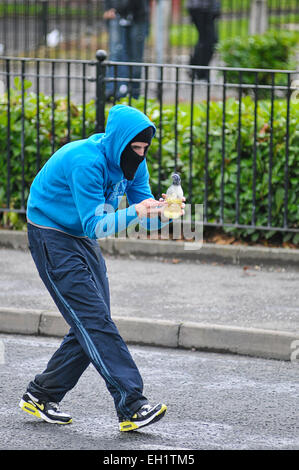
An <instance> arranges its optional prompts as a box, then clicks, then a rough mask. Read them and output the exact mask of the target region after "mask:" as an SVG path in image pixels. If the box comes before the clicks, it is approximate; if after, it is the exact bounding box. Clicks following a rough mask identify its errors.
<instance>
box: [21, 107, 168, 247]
mask: <svg viewBox="0 0 299 470" xmlns="http://www.w3.org/2000/svg"><path fill="white" fill-rule="evenodd" d="M149 126H152V127H153V130H154V132H155V131H156V128H155V126H154V125H153V123H152V122H151V121H150V120H149V119H148V117H147V116H145V115H144V114H143V113H141V112H140V111H138V110H137V109H135V108H132V107H130V106H125V105H116V106H113V107H112V108H111V110H110V112H109V115H108V120H107V126H106V129H105V133H102V134H94V135H92V136H91V137H89V138H88V139H83V140H78V141H75V142H71V143H68V144H66V145H64V146H63V147H61V148H60V149H59V150H58V151H57V152H55V153H54V154H53V155H52V157H51V158H50V159H49V160H48V161H47V163H46V164H45V165H44V166H43V168H42V169H41V170H40V172H39V173H38V174H37V176H36V177H35V179H34V181H33V183H32V185H31V188H30V194H29V198H28V203H27V220H28V222H31V223H33V224H35V225H38V226H41V227H46V228H53V229H57V230H61V231H63V232H66V233H68V234H69V235H73V236H77V237H86V236H87V237H89V238H93V239H96V238H104V237H107V236H109V235H114V234H115V233H118V232H121V231H122V230H124V229H125V228H126V227H128V226H129V225H131V224H137V223H138V221H139V219H138V215H137V212H136V209H135V204H137V203H139V202H141V201H143V200H144V199H148V198H153V195H152V193H151V189H150V186H149V173H148V169H147V164H146V159H144V160H143V161H142V163H141V164H140V165H139V167H138V169H137V172H136V174H135V176H134V179H133V180H132V181H128V180H126V179H125V177H124V175H123V172H122V170H121V167H120V157H121V153H122V151H123V150H124V148H125V147H126V145H127V144H128V143H129V142H130V141H131V140H132V139H133V138H134V137H135V136H136V135H137V134H138V133H139V132H141V131H142V130H144V129H145V128H147V127H149ZM125 193H126V196H127V199H128V202H129V207H128V208H126V209H120V210H116V209H117V208H118V206H119V203H120V201H121V198H122V196H123V195H124V194H125ZM152 221H153V222H155V223H154V224H153V223H152ZM143 223H144V221H143ZM159 226H160V223H159V221H158V217H156V218H155V219H151V224H150V227H151V228H154V229H157V228H158V227H159Z"/></svg>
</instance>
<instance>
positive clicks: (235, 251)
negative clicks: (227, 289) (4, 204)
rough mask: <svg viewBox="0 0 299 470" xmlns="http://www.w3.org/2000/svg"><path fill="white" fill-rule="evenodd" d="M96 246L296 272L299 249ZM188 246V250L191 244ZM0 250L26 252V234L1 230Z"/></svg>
mask: <svg viewBox="0 0 299 470" xmlns="http://www.w3.org/2000/svg"><path fill="white" fill-rule="evenodd" d="M99 244H100V247H101V249H102V251H103V252H104V253H105V252H106V253H108V254H112V255H120V256H129V255H135V256H146V257H154V256H156V257H161V258H179V259H182V260H184V259H185V260H193V261H206V262H208V261H209V262H211V261H215V262H219V263H223V264H234V265H242V264H243V265H246V264H249V265H250V264H251V265H253V264H254V265H259V266H263V265H265V266H279V267H292V268H295V269H299V249H288V248H267V247H259V246H257V247H253V246H243V245H217V244H212V243H204V244H202V245H200V244H199V245H198V248H197V249H190V248H189V249H186V245H187V243H185V242H181V241H169V240H144V239H134V238H114V237H107V238H105V239H101V240H99ZM188 245H189V246H191V245H192V242H190V244H188ZM194 246H195V245H194ZM0 247H4V248H13V249H20V250H26V249H28V240H27V233H26V232H25V231H12V230H0Z"/></svg>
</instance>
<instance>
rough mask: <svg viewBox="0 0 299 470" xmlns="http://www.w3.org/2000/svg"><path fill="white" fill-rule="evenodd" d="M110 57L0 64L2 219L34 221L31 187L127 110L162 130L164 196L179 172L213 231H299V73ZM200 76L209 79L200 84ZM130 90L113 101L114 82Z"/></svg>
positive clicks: (157, 156) (156, 182) (158, 164)
mask: <svg viewBox="0 0 299 470" xmlns="http://www.w3.org/2000/svg"><path fill="white" fill-rule="evenodd" d="M105 57H106V56H105V53H104V52H103V51H98V53H97V59H96V60H93V61H78V60H51V59H29V58H27V59H24V58H22V59H21V58H8V57H1V58H0V180H1V181H0V213H4V212H7V211H14V212H17V213H22V214H24V213H25V210H26V200H27V197H28V193H29V188H30V184H31V181H32V180H33V178H34V176H35V175H36V173H37V172H38V170H39V169H40V168H41V166H42V165H43V164H44V163H45V162H46V160H47V159H48V158H49V157H50V156H51V154H52V153H53V152H54V151H55V150H56V149H57V148H58V147H60V146H62V145H63V144H65V143H67V142H69V141H70V140H75V139H79V138H85V137H87V136H89V135H91V134H92V133H94V132H102V131H103V130H104V128H105V122H106V119H107V112H108V110H109V108H110V106H111V105H113V104H115V103H118V102H124V103H125V104H128V105H132V106H136V107H138V108H139V109H140V110H142V111H144V112H145V113H147V114H148V115H149V117H150V118H151V119H152V121H153V122H154V123H155V125H156V127H157V134H156V138H155V139H154V142H153V145H152V147H151V152H150V154H149V157H148V163H149V169H150V175H151V184H152V188H153V191H154V194H155V195H156V196H159V195H160V194H161V193H162V192H164V191H165V189H166V187H167V184H168V183H169V180H170V175H171V173H172V172H173V171H179V172H180V173H181V175H182V181H183V186H184V190H185V193H186V196H187V202H188V203H189V204H191V205H194V204H196V203H199V204H203V207H204V216H203V223H204V225H205V226H213V227H232V228H240V229H246V230H248V231H249V232H250V230H251V231H263V232H264V233H265V232H268V233H270V232H271V233H272V232H280V233H290V234H296V233H298V232H299V213H298V205H297V201H298V196H299V195H298V179H299V173H298V168H299V165H298V155H299V152H298V150H299V136H298V124H299V123H298V119H299V112H298V111H299V99H298V93H297V91H298V81H296V80H297V79H298V72H297V74H296V72H294V71H285V70H283V71H279V70H268V71H267V70H264V69H230V68H227V67H200V68H197V67H190V66H179V65H171V64H168V65H165V64H152V63H140V64H136V63H134V64H133V63H129V64H121V63H119V62H115V63H113V62H109V61H107V60H105ZM121 65H126V66H127V67H128V68H129V74H128V76H127V78H124V77H120V76H118V70H119V67H120V66H121ZM108 67H109V68H110V69H111V68H112V70H113V74H112V75H111V76H107V69H108ZM136 67H137V68H140V69H141V75H140V78H136V77H135V76H134V69H136ZM198 69H202V70H203V69H204V70H206V72H207V78H206V80H204V81H203V80H196V78H195V71H196V70H198ZM265 74H266V75H265ZM265 76H266V79H265ZM248 78H250V80H249V79H248ZM119 83H126V85H127V95H126V97H125V98H124V99H123V100H122V101H119V100H116V97H115V95H114V96H112V99H111V98H110V101H109V102H108V101H107V100H106V95H105V91H106V89H107V87H108V85H109V84H113V86H114V89H115V90H116V89H117V86H118V84H119ZM136 84H137V85H139V86H140V87H141V88H140V96H139V98H138V99H137V98H134V96H133V90H134V85H136Z"/></svg>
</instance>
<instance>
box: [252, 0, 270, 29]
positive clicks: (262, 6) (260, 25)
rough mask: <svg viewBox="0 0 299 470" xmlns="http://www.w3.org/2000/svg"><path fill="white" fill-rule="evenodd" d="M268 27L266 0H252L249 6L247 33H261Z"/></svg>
mask: <svg viewBox="0 0 299 470" xmlns="http://www.w3.org/2000/svg"><path fill="white" fill-rule="evenodd" d="M267 29H268V6H267V0H253V1H252V2H251V7H250V18H249V34H250V35H253V34H263V33H265V32H266V31H267Z"/></svg>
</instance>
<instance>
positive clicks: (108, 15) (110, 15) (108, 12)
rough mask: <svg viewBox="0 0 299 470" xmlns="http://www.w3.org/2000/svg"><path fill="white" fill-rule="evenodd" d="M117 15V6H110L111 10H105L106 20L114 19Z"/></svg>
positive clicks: (104, 16)
mask: <svg viewBox="0 0 299 470" xmlns="http://www.w3.org/2000/svg"><path fill="white" fill-rule="evenodd" d="M115 17H116V10H115V8H110V9H109V10H106V11H104V14H103V18H104V20H114V19H115Z"/></svg>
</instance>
